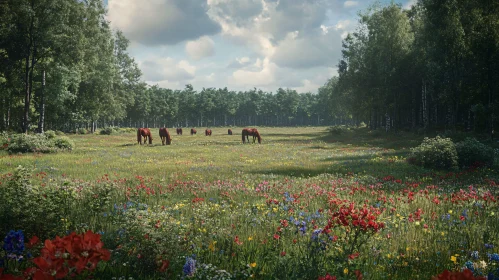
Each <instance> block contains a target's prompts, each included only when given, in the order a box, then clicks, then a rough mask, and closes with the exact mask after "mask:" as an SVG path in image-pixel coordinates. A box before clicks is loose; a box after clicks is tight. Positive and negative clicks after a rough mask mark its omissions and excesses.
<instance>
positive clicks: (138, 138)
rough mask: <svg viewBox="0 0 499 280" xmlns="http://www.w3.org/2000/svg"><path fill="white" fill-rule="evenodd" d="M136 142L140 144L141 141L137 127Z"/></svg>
mask: <svg viewBox="0 0 499 280" xmlns="http://www.w3.org/2000/svg"><path fill="white" fill-rule="evenodd" d="M137 142H138V143H139V144H140V142H142V136H141V135H140V128H139V129H137Z"/></svg>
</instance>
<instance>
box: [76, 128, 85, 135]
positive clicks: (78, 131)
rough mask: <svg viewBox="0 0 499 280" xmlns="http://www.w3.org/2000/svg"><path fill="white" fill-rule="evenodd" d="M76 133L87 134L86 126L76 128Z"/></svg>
mask: <svg viewBox="0 0 499 280" xmlns="http://www.w3.org/2000/svg"><path fill="white" fill-rule="evenodd" d="M76 132H77V133H78V134H87V133H88V130H87V129H86V128H83V127H82V128H78V130H77V131H76Z"/></svg>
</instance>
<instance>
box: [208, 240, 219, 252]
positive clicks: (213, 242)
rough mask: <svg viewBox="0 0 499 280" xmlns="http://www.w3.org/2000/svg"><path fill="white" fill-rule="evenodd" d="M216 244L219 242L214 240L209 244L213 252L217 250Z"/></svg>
mask: <svg viewBox="0 0 499 280" xmlns="http://www.w3.org/2000/svg"><path fill="white" fill-rule="evenodd" d="M215 244H217V242H216V241H212V242H211V243H210V245H209V246H208V249H210V251H212V252H215Z"/></svg>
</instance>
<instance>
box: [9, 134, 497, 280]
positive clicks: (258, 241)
mask: <svg viewBox="0 0 499 280" xmlns="http://www.w3.org/2000/svg"><path fill="white" fill-rule="evenodd" d="M240 130H241V129H233V131H234V133H235V135H232V136H229V135H226V132H227V129H226V128H215V129H213V135H212V136H211V137H207V136H204V135H202V134H198V135H194V136H190V135H183V136H176V135H172V137H173V143H172V145H170V146H162V145H161V142H160V139H159V136H156V135H157V134H158V129H153V130H152V131H153V137H155V138H154V141H153V143H154V144H153V145H142V146H140V145H137V144H136V136H135V135H134V134H115V135H90V134H87V135H74V136H71V138H72V139H73V140H74V141H75V143H76V148H75V150H74V151H73V152H70V153H59V154H41V155H37V154H30V155H8V154H6V153H5V152H0V168H2V171H3V173H4V174H6V175H4V176H3V177H2V178H0V183H1V184H0V191H2V193H1V194H0V195H2V196H3V199H4V201H5V202H6V204H4V206H0V218H1V220H0V225H2V230H3V231H8V230H9V229H24V230H25V233H26V235H27V236H28V237H30V236H32V235H34V234H36V235H38V236H40V237H42V238H53V237H54V236H55V235H56V234H57V235H64V234H66V233H67V232H68V231H73V230H76V231H78V232H83V231H85V230H88V229H90V230H93V231H95V232H100V233H101V234H102V239H103V240H104V243H105V247H106V248H109V249H111V250H112V258H111V260H110V261H109V262H108V264H107V265H102V266H99V269H98V271H97V272H96V274H95V277H96V278H97V279H110V278H111V277H118V278H119V277H134V278H135V279H164V278H165V277H166V278H168V279H180V278H182V277H186V276H187V274H189V273H188V272H187V273H186V266H185V263H186V258H189V257H192V258H193V259H195V262H196V265H195V268H196V271H195V272H193V273H192V275H191V278H195V279H215V278H216V277H218V279H247V278H256V279H318V277H319V276H324V275H326V274H330V275H335V276H337V277H338V279H355V277H356V276H355V275H356V272H355V271H358V272H357V273H362V275H363V276H364V279H429V278H431V276H433V275H437V274H438V273H441V272H442V271H443V270H444V269H449V270H460V269H461V268H462V267H464V266H469V265H470V263H468V262H471V267H472V268H473V269H474V271H475V274H476V275H480V274H486V273H489V272H492V273H495V272H496V270H497V268H498V264H499V263H498V262H497V261H496V260H495V259H494V258H495V257H494V255H493V254H495V253H497V252H498V250H497V248H498V247H499V227H498V226H497V225H498V223H497V214H496V211H497V209H498V206H499V205H498V203H497V199H499V197H498V193H497V182H498V181H499V180H498V179H499V174H498V169H497V166H495V168H484V169H478V170H465V171H461V172H458V173H449V172H436V171H432V170H426V169H423V168H420V167H416V166H413V165H409V164H408V163H407V162H406V160H405V158H406V157H407V155H408V154H409V152H410V148H411V147H414V146H416V145H418V144H419V143H420V142H421V140H422V136H417V135H413V134H409V133H398V134H391V133H389V134H385V133H379V132H376V133H372V132H370V131H368V130H367V129H355V130H346V131H343V132H342V133H341V134H340V135H332V134H331V133H329V132H328V130H327V129H326V128H323V127H306V128H270V127H261V128H258V130H259V131H260V133H261V135H262V137H263V142H262V143H263V144H261V145H259V144H245V145H243V144H242V143H241V139H240V137H241V136H240V134H239V135H238V132H239V131H240ZM200 132H201V131H200ZM158 143H159V144H158ZM18 165H22V166H24V167H26V168H28V169H29V170H31V173H32V175H31V176H29V175H25V176H27V177H29V180H30V182H31V183H29V184H28V183H25V182H26V181H23V180H22V178H24V177H23V176H22V175H19V174H23V172H24V171H23V172H20V171H19V170H17V171H16V167H17V166H18ZM8 173H11V174H14V175H9V174H8ZM23 182H24V183H23ZM9 190H13V191H9ZM16 190H23V191H21V192H19V191H16ZM2 207H3V208H2ZM350 207H352V208H350ZM26 209H31V210H30V211H27V210H26ZM353 209H355V210H353ZM2 211H3V212H2ZM352 211H353V212H352ZM364 211H367V212H369V213H370V214H369V215H368V216H365V217H364V218H365V219H366V220H365V221H367V220H369V221H370V222H372V224H369V226H366V228H365V229H364V230H363V229H362V228H361V226H360V225H359V224H356V223H354V220H355V218H352V217H354V216H355V215H359V213H363V212H364ZM367 212H366V213H367ZM352 215H353V216H352ZM14 216H15V218H13V217H14ZM340 216H343V217H346V218H345V219H346V220H344V221H346V224H342V223H339V220H338V219H339V217H340ZM361 216H362V215H361ZM355 217H356V216H355ZM368 217H370V218H368ZM381 223H382V224H383V225H382V224H381ZM374 226H376V227H377V226H380V228H376V229H375V228H374ZM484 244H488V245H491V246H492V247H493V248H492V247H484V246H485V245H484ZM474 252H477V253H476V254H475V253H474ZM4 257H5V256H4ZM1 258H2V254H1V253H0V259H1ZM497 259H498V260H499V255H498V256H497ZM166 261H168V263H169V267H168V269H167V270H166V271H164V272H160V271H158V269H159V268H160V267H161V265H162V264H165V263H166ZM9 271H12V270H9ZM223 277H225V278H223Z"/></svg>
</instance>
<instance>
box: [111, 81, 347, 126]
mask: <svg viewBox="0 0 499 280" xmlns="http://www.w3.org/2000/svg"><path fill="white" fill-rule="evenodd" d="M136 101H137V102H136V103H135V105H134V106H132V108H131V110H130V111H129V115H128V117H127V118H126V119H124V120H121V121H119V123H118V124H119V125H122V126H131V127H137V126H145V127H158V126H167V127H172V126H180V127H189V126H198V127H202V126H227V125H235V126H246V125H266V126H291V125H329V124H332V123H334V122H339V121H340V120H336V119H332V118H330V114H329V108H328V104H327V102H328V95H327V94H326V92H323V93H322V94H311V93H305V94H299V93H298V92H296V91H295V90H290V89H282V88H280V89H278V90H277V92H275V93H270V92H263V91H262V90H257V89H253V90H249V91H244V92H243V91H239V92H235V91H229V90H228V89H227V88H223V89H222V88H219V89H215V88H203V89H202V90H201V91H199V92H197V91H195V90H194V88H193V87H192V86H191V85H187V86H186V87H185V88H184V89H183V90H171V89H163V88H160V87H158V86H153V87H150V88H148V89H146V90H145V91H144V93H143V94H141V95H140V96H137V100H136ZM114 124H116V123H114Z"/></svg>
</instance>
